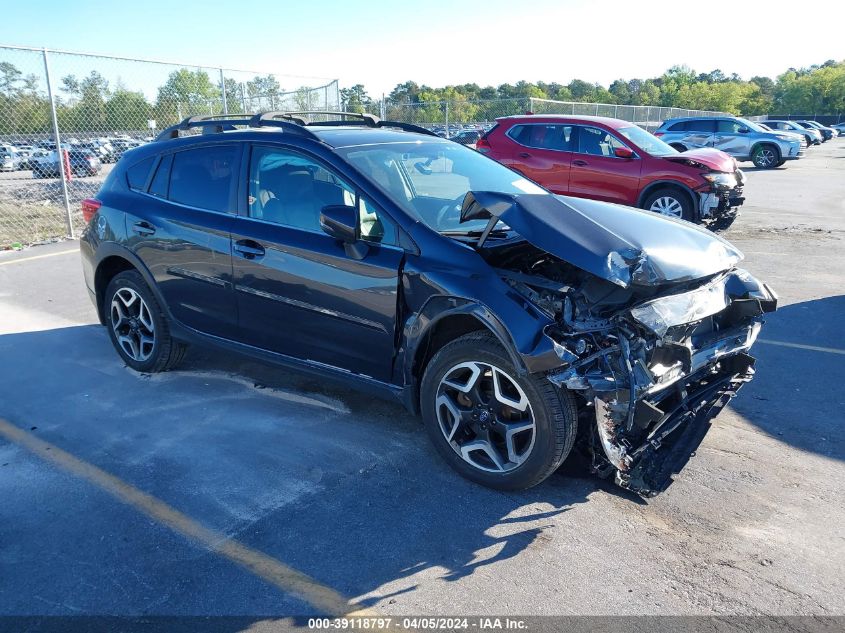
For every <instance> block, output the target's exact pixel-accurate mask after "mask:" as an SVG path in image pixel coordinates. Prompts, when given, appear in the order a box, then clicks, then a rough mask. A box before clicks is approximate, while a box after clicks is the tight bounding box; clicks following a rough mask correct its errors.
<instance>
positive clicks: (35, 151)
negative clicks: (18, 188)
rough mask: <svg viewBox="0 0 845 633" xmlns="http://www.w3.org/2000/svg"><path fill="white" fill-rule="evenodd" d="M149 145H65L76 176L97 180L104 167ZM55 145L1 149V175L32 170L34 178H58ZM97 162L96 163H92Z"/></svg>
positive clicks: (114, 141)
mask: <svg viewBox="0 0 845 633" xmlns="http://www.w3.org/2000/svg"><path fill="white" fill-rule="evenodd" d="M145 142H146V141H145V140H139V139H134V138H129V137H101V138H96V139H88V140H79V139H76V138H69V139H67V140H66V141H64V142H63V143H62V147H63V149H65V150H67V151H68V152H70V162H71V172H72V173H73V175H76V176H84V175H88V176H93V175H96V174H97V173H99V171H100V167H101V166H102V164H103V163H113V162H116V161H117V160H119V159H120V157H121V156H123V153H124V152H126V151H127V150H130V149H132V148H135V147H140V146H141V145H143V144H144V143H145ZM56 156H57V154H56V152H55V142H54V141H52V140H41V141H35V142H33V143H31V144H29V143H15V144H10V143H9V144H2V145H0V171H23V170H31V171H32V172H33V177H34V178H44V177H56V176H58V174H59V162H58V159H57V157H56ZM92 159H93V160H92Z"/></svg>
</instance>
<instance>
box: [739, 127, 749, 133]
mask: <svg viewBox="0 0 845 633" xmlns="http://www.w3.org/2000/svg"><path fill="white" fill-rule="evenodd" d="M737 132H739V133H740V134H748V128H747V127H741V128H739V129H738V130H737Z"/></svg>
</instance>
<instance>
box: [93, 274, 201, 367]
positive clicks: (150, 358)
mask: <svg viewBox="0 0 845 633" xmlns="http://www.w3.org/2000/svg"><path fill="white" fill-rule="evenodd" d="M103 301H104V304H103V312H104V314H105V315H106V319H105V320H106V327H107V329H108V332H109V337H110V338H111V341H112V344H113V345H114V347H115V349H116V350H117V353H118V354H120V357H121V358H122V359H123V361H124V362H125V363H126V364H127V365H129V366H130V367H131V368H132V369H134V370H136V371H140V372H145V373H152V372H158V371H167V370H168V369H172V368H173V367H175V366H176V365H177V364H178V363H179V362H180V361H181V360H182V358H183V357H184V356H185V351H186V346H185V345H184V344H183V343H180V342H179V341H176V340H174V339H173V338H172V337H171V336H170V327H169V324H168V322H167V317H166V316H165V314H164V312H163V311H162V309H161V307H160V306H159V304H158V301H156V298H155V296H154V295H153V293H152V292H151V291H150V289H149V286H147V284H146V282H145V281H144V278H143V277H142V276H141V274H140V273H139V272H137V271H135V270H128V271H124V272H122V273H119V274H118V275H116V276H115V277H114V278H113V279H112V280H111V281H110V282H109V285H108V287H107V288H106V292H105V297H104V299H103Z"/></svg>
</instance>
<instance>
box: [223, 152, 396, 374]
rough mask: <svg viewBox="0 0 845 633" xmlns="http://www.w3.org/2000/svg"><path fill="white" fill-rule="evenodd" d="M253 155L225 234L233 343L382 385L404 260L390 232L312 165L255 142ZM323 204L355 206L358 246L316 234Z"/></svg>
mask: <svg viewBox="0 0 845 633" xmlns="http://www.w3.org/2000/svg"><path fill="white" fill-rule="evenodd" d="M250 154H251V155H250V157H249V167H248V185H247V199H246V200H245V203H242V208H243V209H244V210H243V212H242V215H241V216H239V217H238V218H237V219H236V220H235V224H234V227H233V230H232V240H233V244H232V249H233V267H234V284H235V285H234V288H235V295H236V297H237V306H238V315H239V319H238V327H239V336H240V339H241V340H242V341H243V342H245V343H247V344H249V345H253V346H255V347H259V348H262V349H267V350H270V351H273V352H278V353H281V354H285V355H287V356H291V357H294V358H297V359H301V360H306V361H312V362H316V363H320V364H323V365H330V366H332V367H337V368H341V369H344V370H346V371H350V372H353V373H356V374H364V375H366V376H370V377H373V378H376V379H378V380H382V381H387V380H389V379H390V376H391V369H392V361H393V355H394V352H395V345H394V342H395V332H396V309H397V297H398V286H399V269H400V267H401V265H402V261H403V258H404V251H403V250H402V249H401V248H400V247H399V246H398V239H397V237H398V234H397V228H396V225H395V224H394V223H393V222H392V221H391V220H390V219H389V218H388V217H387V215H386V214H385V213H384V212H383V211H382V210H381V209H377V208H376V207H375V206H374V205H373V203H372V202H370V201H369V199H368V198H367V197H366V196H364V195H363V194H362V193H361V191H359V190H358V189H356V188H355V187H353V186H351V185H350V184H349V183H348V181H347V180H345V179H344V178H342V177H340V176H339V175H338V173H337V172H336V171H335V170H333V169H332V168H330V167H328V166H327V165H326V164H325V163H323V162H322V161H321V160H319V159H317V158H316V157H313V156H310V155H307V154H305V153H302V152H300V151H297V150H294V149H288V148H284V147H280V146H273V145H260V144H256V145H254V146H253V147H252V148H251V151H250ZM330 204H343V205H354V206H356V207H357V208H358V210H359V214H360V220H361V224H360V230H361V242H360V243H359V244H358V245H357V247H356V248H354V249H352V248H349V247H348V246H346V245H344V244H343V243H341V242H340V241H339V240H337V239H335V238H332V237H330V236H329V235H327V234H325V233H324V232H323V231H322V229H321V228H320V220H319V217H320V211H321V209H322V207H323V206H325V205H330ZM358 247H360V248H358Z"/></svg>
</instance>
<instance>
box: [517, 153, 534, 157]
mask: <svg viewBox="0 0 845 633" xmlns="http://www.w3.org/2000/svg"><path fill="white" fill-rule="evenodd" d="M517 156H519V157H520V158H531V154H529V153H528V152H520V153H519V154H517Z"/></svg>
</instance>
